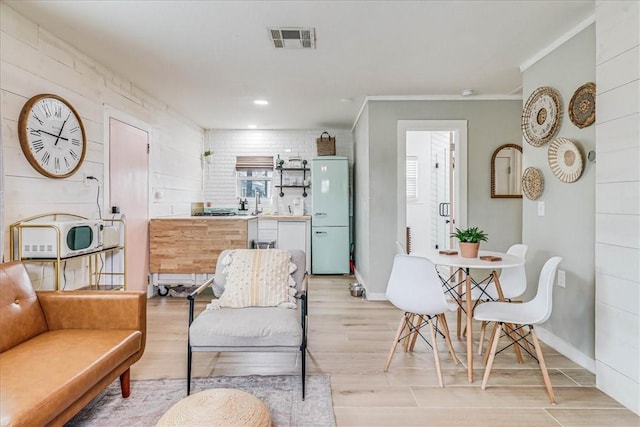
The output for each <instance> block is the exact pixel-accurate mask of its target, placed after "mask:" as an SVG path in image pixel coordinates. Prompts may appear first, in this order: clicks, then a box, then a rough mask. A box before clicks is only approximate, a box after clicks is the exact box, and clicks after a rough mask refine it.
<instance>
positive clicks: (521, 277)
mask: <svg viewBox="0 0 640 427" xmlns="http://www.w3.org/2000/svg"><path fill="white" fill-rule="evenodd" d="M527 249H528V246H527V245H523V244H520V243H518V244H515V245H512V246H511V247H510V248H509V249H508V250H507V253H508V254H509V255H514V256H517V257H519V258H522V259H525V256H526V255H527ZM498 277H499V280H500V288H501V289H502V294H503V295H504V298H505V299H506V300H511V299H513V298H517V297H519V296H521V295H522V294H524V291H526V290H527V273H526V271H525V266H524V264H522V265H518V266H516V267H508V268H503V269H502V271H501V272H500V275H499V276H498ZM472 294H473V299H474V300H476V299H489V298H490V299H491V300H493V301H497V300H498V291H497V290H496V287H495V286H491V285H490V286H487V288H486V289H485V290H484V293H481V292H480V290H479V289H476V290H474V292H472Z"/></svg>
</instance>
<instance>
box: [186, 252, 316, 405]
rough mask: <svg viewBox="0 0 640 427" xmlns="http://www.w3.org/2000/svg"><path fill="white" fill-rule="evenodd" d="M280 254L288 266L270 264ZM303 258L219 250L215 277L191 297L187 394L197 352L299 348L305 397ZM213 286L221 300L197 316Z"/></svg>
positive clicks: (300, 255)
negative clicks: (200, 301) (197, 305)
mask: <svg viewBox="0 0 640 427" xmlns="http://www.w3.org/2000/svg"><path fill="white" fill-rule="evenodd" d="M279 253H280V254H284V256H285V257H286V265H285V264H283V262H284V261H282V260H281V259H280V258H279V261H278V262H276V263H275V264H274V263H269V262H268V258H272V257H278V256H279V255H278V254H279ZM305 259H306V257H305V253H304V252H303V251H300V250H291V251H285V250H280V249H237V250H225V251H223V252H222V253H221V254H220V256H219V257H218V262H217V265H216V272H215V278H214V279H210V280H207V281H206V282H205V283H203V284H202V285H201V286H199V287H198V289H196V290H195V291H194V292H192V293H191V294H190V295H189V297H188V298H189V341H188V344H187V394H189V393H190V392H191V375H192V371H191V363H192V358H193V352H298V351H299V352H300V365H301V377H302V399H303V400H304V397H305V375H306V372H305V369H306V348H307V329H308V328H307V275H306V265H305ZM234 263H235V264H234ZM276 277H277V279H276ZM212 285H213V291H214V294H215V295H216V296H218V297H219V298H217V299H214V300H213V301H212V303H211V304H209V305H208V306H207V309H205V310H203V311H202V312H201V313H199V314H197V316H196V313H195V312H194V311H195V298H196V296H197V295H198V294H200V293H202V292H203V291H204V290H205V289H206V288H208V287H210V286H212ZM245 291H246V292H245ZM247 292H250V294H248V293H247ZM273 293H279V295H280V297H279V298H281V299H282V301H281V302H279V303H278V302H277V301H276V302H275V303H274V302H273V301H275V300H274V299H273V298H272V295H270V294H273ZM265 299H268V300H269V301H271V302H269V301H267V302H265Z"/></svg>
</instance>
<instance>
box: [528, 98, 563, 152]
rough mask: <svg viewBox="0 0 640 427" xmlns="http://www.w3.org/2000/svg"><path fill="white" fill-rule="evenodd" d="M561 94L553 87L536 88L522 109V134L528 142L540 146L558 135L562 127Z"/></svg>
mask: <svg viewBox="0 0 640 427" xmlns="http://www.w3.org/2000/svg"><path fill="white" fill-rule="evenodd" d="M561 113H562V104H561V101H560V94H559V93H558V92H557V91H556V90H555V89H554V88H552V87H548V86H543V87H539V88H538V89H536V90H534V91H533V93H532V94H531V96H529V99H527V102H526V103H525V105H524V108H523V110H522V134H523V135H524V138H525V139H526V140H527V142H528V143H529V144H531V145H533V146H534V147H540V146H542V145H544V144H546V143H547V142H549V141H551V139H552V138H553V137H554V136H555V135H556V132H557V131H558V128H559V127H560V116H561Z"/></svg>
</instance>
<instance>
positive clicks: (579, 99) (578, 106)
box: [569, 82, 596, 129]
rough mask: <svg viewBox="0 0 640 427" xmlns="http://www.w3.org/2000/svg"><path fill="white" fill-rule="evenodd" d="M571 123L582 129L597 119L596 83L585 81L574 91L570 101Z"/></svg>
mask: <svg viewBox="0 0 640 427" xmlns="http://www.w3.org/2000/svg"><path fill="white" fill-rule="evenodd" d="M569 118H570V119H571V123H573V124H574V125H576V126H578V127H579V128H580V129H582V128H586V127H587V126H589V125H591V124H592V123H593V122H595V121H596V85H595V84H594V83H591V82H589V83H585V84H583V85H582V86H580V87H579V88H578V89H576V91H575V92H574V94H573V96H572V97H571V101H570V102H569Z"/></svg>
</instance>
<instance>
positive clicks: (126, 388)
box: [120, 368, 131, 398]
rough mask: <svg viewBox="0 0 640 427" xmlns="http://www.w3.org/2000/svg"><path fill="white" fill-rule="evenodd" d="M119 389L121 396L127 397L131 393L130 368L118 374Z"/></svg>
mask: <svg viewBox="0 0 640 427" xmlns="http://www.w3.org/2000/svg"><path fill="white" fill-rule="evenodd" d="M120 390H121V391H122V397H124V398H127V397H129V395H130V394H131V369H130V368H127V370H126V371H124V372H123V373H122V375H120Z"/></svg>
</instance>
